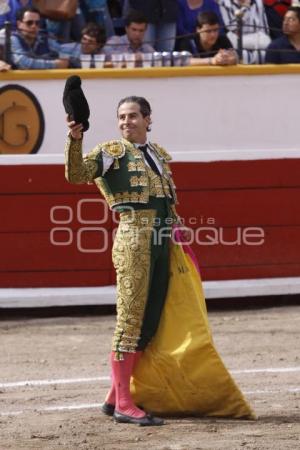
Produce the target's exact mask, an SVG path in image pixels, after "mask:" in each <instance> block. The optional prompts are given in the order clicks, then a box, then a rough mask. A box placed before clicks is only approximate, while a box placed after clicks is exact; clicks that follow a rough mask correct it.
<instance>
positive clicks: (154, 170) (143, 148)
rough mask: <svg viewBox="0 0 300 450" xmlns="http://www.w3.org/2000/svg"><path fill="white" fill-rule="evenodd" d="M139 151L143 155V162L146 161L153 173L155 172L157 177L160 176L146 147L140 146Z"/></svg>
mask: <svg viewBox="0 0 300 450" xmlns="http://www.w3.org/2000/svg"><path fill="white" fill-rule="evenodd" d="M139 149H140V150H141V151H142V152H143V153H144V157H145V160H146V161H147V163H148V164H149V166H150V167H151V169H152V170H153V172H155V173H156V174H157V175H160V172H159V170H158V168H157V166H156V164H155V162H154V161H153V159H152V158H151V156H150V155H149V153H148V152H147V150H148V145H147V144H146V145H140V146H139Z"/></svg>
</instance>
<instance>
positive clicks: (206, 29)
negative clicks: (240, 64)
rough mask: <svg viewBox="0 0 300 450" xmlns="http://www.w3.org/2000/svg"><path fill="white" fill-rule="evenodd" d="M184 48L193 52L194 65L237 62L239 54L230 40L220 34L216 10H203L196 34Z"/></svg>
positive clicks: (192, 60) (223, 64) (224, 64)
mask: <svg viewBox="0 0 300 450" xmlns="http://www.w3.org/2000/svg"><path fill="white" fill-rule="evenodd" d="M183 49H184V50H188V51H190V52H191V53H192V54H193V58H191V61H190V64H191V65H193V66H198V65H201V66H203V65H205V66H207V65H213V66H229V65H234V64H237V54H236V52H235V50H234V49H233V47H232V44H231V42H230V40H229V39H228V38H227V37H226V36H225V35H222V34H220V23H219V19H218V16H217V14H216V13H214V12H203V13H200V14H199V15H198V17H197V27H196V35H195V37H194V38H191V39H189V40H188V41H186V46H185V48H183Z"/></svg>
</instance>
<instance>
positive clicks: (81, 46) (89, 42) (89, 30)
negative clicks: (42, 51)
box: [64, 23, 106, 68]
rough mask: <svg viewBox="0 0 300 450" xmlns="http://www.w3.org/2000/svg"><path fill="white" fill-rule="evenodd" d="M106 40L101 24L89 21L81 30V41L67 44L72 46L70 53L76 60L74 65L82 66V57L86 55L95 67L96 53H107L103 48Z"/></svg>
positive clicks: (91, 65)
mask: <svg viewBox="0 0 300 450" xmlns="http://www.w3.org/2000/svg"><path fill="white" fill-rule="evenodd" d="M105 41H106V36H105V30H104V28H102V27H101V26H100V25H96V24H95V23H88V24H87V25H86V26H85V27H84V28H83V29H82V31H81V40H80V43H76V44H65V45H64V48H65V47H67V46H70V53H71V54H72V57H74V58H75V60H76V61H74V62H75V64H74V67H81V62H80V58H81V57H82V56H84V55H86V58H87V60H89V61H90V67H92V68H93V67H95V61H94V55H103V54H104V55H105V52H104V50H103V47H104V44H105Z"/></svg>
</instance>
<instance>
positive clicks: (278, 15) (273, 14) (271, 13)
mask: <svg viewBox="0 0 300 450" xmlns="http://www.w3.org/2000/svg"><path fill="white" fill-rule="evenodd" d="M263 2H264V7H265V12H266V16H267V20H268V24H269V29H270V36H271V38H272V39H276V38H278V37H280V36H282V22H283V17H284V15H285V13H286V12H287V10H288V8H289V7H290V6H291V0H263Z"/></svg>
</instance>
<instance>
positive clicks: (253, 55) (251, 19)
mask: <svg viewBox="0 0 300 450" xmlns="http://www.w3.org/2000/svg"><path fill="white" fill-rule="evenodd" d="M219 5H220V9H221V13H222V17H223V20H224V24H225V27H226V28H227V30H228V33H227V37H228V38H229V39H230V41H231V42H232V44H233V47H234V48H235V49H237V47H238V34H237V13H238V12H240V13H241V14H242V19H243V48H244V52H243V60H244V63H248V64H249V63H252V64H256V63H261V62H263V60H264V50H265V49H266V47H267V46H268V45H269V44H270V42H271V38H270V33H269V27H268V22H267V17H266V13H265V9H264V5H263V2H262V0H219Z"/></svg>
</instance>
